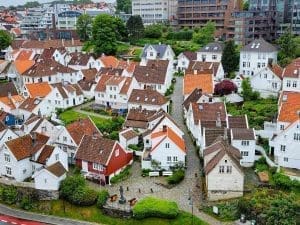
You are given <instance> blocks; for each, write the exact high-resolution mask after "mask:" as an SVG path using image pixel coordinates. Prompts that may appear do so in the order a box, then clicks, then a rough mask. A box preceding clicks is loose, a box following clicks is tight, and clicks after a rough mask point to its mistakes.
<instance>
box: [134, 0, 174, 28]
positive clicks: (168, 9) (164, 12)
mask: <svg viewBox="0 0 300 225" xmlns="http://www.w3.org/2000/svg"><path fill="white" fill-rule="evenodd" d="M176 9H177V1H176V0H132V15H140V16H141V18H142V19H143V23H144V24H145V25H149V24H153V23H162V22H168V21H170V22H172V21H173V20H175V19H176Z"/></svg>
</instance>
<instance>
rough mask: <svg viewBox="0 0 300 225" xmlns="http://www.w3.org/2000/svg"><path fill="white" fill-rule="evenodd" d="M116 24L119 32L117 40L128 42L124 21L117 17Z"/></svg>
mask: <svg viewBox="0 0 300 225" xmlns="http://www.w3.org/2000/svg"><path fill="white" fill-rule="evenodd" d="M115 24H116V31H117V32H118V34H117V39H118V40H120V41H127V38H128V32H127V29H126V26H125V23H124V22H123V20H121V19H120V18H119V17H116V18H115Z"/></svg>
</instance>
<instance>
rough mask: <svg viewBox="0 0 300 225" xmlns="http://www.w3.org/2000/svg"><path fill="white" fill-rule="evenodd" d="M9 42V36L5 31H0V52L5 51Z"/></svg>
mask: <svg viewBox="0 0 300 225" xmlns="http://www.w3.org/2000/svg"><path fill="white" fill-rule="evenodd" d="M11 42H12V39H11V36H10V35H9V34H8V33H7V32H6V31H4V30H0V50H4V49H6V48H7V47H8V46H9V45H10V44H11Z"/></svg>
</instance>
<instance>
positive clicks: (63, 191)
mask: <svg viewBox="0 0 300 225" xmlns="http://www.w3.org/2000/svg"><path fill="white" fill-rule="evenodd" d="M85 186H86V181H85V179H84V177H83V176H81V175H75V176H68V177H67V178H66V179H65V180H63V181H62V182H61V184H60V191H59V194H60V197H61V198H64V199H66V200H68V199H69V198H70V196H71V195H72V194H73V193H75V191H76V190H77V188H81V187H85Z"/></svg>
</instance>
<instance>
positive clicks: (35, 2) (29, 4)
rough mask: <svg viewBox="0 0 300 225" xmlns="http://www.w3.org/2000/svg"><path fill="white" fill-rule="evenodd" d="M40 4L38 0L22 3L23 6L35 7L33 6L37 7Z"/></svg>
mask: <svg viewBox="0 0 300 225" xmlns="http://www.w3.org/2000/svg"><path fill="white" fill-rule="evenodd" d="M40 5H41V4H40V3H39V2H38V1H32V2H26V3H25V4H24V7H25V8H35V7H39V6H40Z"/></svg>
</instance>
